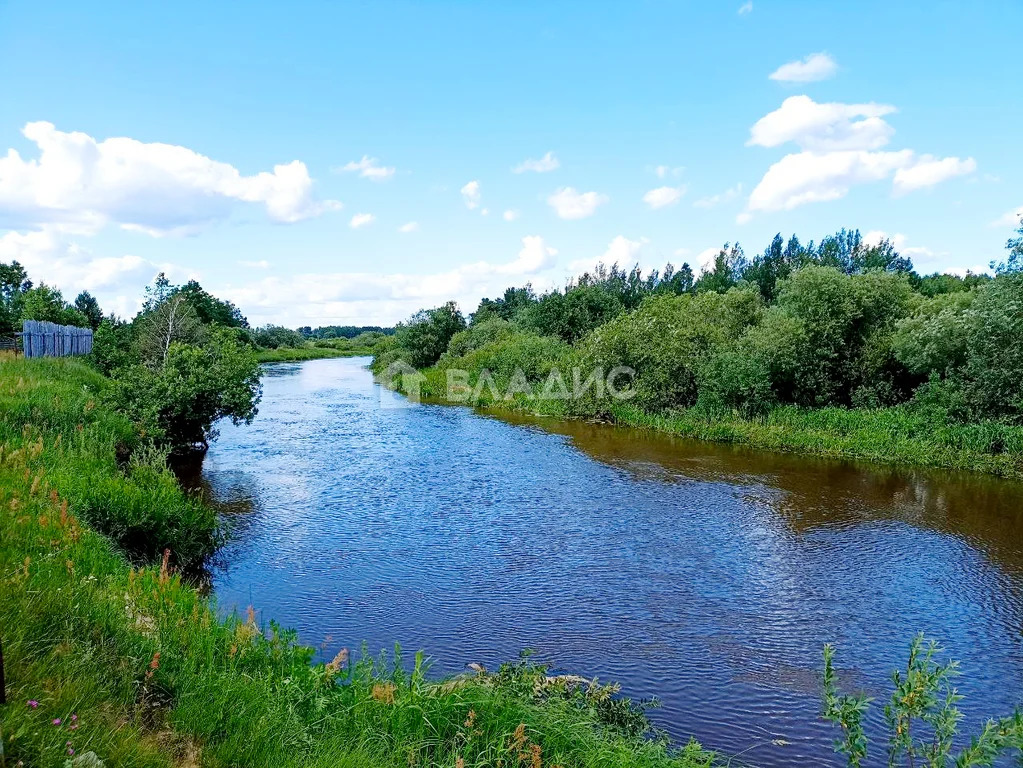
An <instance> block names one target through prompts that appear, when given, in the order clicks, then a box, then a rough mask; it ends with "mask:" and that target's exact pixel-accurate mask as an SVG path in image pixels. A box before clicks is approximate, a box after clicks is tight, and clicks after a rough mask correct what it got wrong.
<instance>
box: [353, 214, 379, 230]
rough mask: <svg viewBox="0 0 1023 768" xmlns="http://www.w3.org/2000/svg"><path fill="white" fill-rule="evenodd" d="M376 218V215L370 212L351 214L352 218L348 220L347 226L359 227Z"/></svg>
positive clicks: (368, 223)
mask: <svg viewBox="0 0 1023 768" xmlns="http://www.w3.org/2000/svg"><path fill="white" fill-rule="evenodd" d="M376 220H377V217H376V216H374V215H373V214H372V213H357V214H355V215H354V216H352V220H351V221H350V222H348V226H349V227H351V228H352V229H359V228H360V227H366V226H369V225H370V224H372V223H373V222H374V221H376Z"/></svg>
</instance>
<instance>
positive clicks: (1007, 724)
mask: <svg viewBox="0 0 1023 768" xmlns="http://www.w3.org/2000/svg"><path fill="white" fill-rule="evenodd" d="M941 652H942V649H941V648H940V647H938V645H937V644H936V643H934V642H933V641H932V642H926V641H925V640H924V637H923V635H922V634H921V635H917V637H916V638H914V639H913V642H912V643H911V644H910V647H909V661H908V662H907V664H906V668H905V670H904V671H896V672H894V673H892V682H893V684H894V690H893V691H892V696H891V699H890V701H889V703H888V704H886V705H885V707H884V719H885V724H886V725H887V727H888V744H887V753H888V765H890V766H898V765H908V766H913V765H916V764H918V763H919V764H920V765H927V766H931V768H941V767H942V766H948V765H953V764H954V765H955V766H957V768H969V766H990V765H993V764H994V762H995V760H996V759H998V757H999V756H1001V755H1003V754H1006V753H1010V752H1016V751H1017V750H1020V749H1023V711H1020V710H1017V711H1016V712H1015V713H1014V714H1012V715H1010V716H1008V717H1003V718H1001V719H999V720H989V721H988V722H987V723H986V724H985V726H984V728H983V730H982V731H981V732H980V734H979V735H977V736H975V737H973V739H971V741H970V744H969V745H968V746H967V747H965V748H964V749H962V750H960V751H959V753H958V754H957V755H955V756H953V744H954V741H955V737H956V735H957V731H958V726H959V722H960V721H961V720H962V717H963V715H962V712H961V711H960V710H959V708H958V706H957V705H958V703H959V702H960V701H961V700H962V698H963V697H962V696H961V695H960V694H959V693H958V692H957V691H956V688H955V685H954V681H955V679H956V678H957V677H958V676H959V665H958V663H957V662H955V661H940V660H939V657H940V655H941ZM834 653H835V652H834V648H832V647H831V646H830V645H825V646H824V713H823V714H824V719H825V720H828V721H830V722H832V723H834V724H836V725H838V726H839V727H841V729H842V736H841V738H839V739H838V740H837V741H836V742H835V750H836V751H837V752H840V753H842V754H844V755H845V756H846V760H847V762H848V765H849V766H850V768H857V767H858V766H859V765H860V764H861V763H862V762H863V761H864V760H865V759H866V758H867V755H868V752H869V747H870V744H869V741H868V738H867V735H866V730H865V728H864V726H863V723H864V720H865V719H866V716H867V713H868V710H869V707H870V702H871V699H869V698H867V697H866V696H863V695H850V694H843V693H840V692H839V689H838V680H837V677H836V675H835V670H834V666H833V660H834Z"/></svg>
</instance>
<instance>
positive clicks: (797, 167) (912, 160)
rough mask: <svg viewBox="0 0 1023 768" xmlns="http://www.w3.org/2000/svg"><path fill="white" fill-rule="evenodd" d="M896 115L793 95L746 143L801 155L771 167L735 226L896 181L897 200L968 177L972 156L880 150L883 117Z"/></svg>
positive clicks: (887, 134)
mask: <svg viewBox="0 0 1023 768" xmlns="http://www.w3.org/2000/svg"><path fill="white" fill-rule="evenodd" d="M894 111H895V107H892V106H888V105H884V104H873V103H871V104H839V103H828V104H818V103H816V102H815V101H813V99H811V98H809V97H808V96H792V97H790V98H788V99H785V101H784V102H783V103H782V105H781V107H779V108H778V109H776V110H775V111H774V112H771V113H770V114H768V115H765V116H764V117H762V118H761V119H760V120H758V121H757V122H756V124H755V125H754V126H753V128H752V129H751V130H750V139H749V141H748V142H747V145H758V146H763V147H776V146H779V145H780V144H785V143H787V142H790V141H791V142H794V143H795V144H797V145H798V146H799V147H800V148H801V150H802V151H800V152H796V153H793V154H789V155H786V156H785V157H783V158H782V159H781V160H779V161H777V162H776V163H774V165H772V166H771V167H770V168H769V169H768V170H767V173H765V174H764V177H763V178H762V179H761V180H760V183H759V184H757V186H756V188H755V189H754V190H753V192H752V194H751V195H750V198H749V201H748V203H747V206H746V210H745V211H744V212H743V213H741V214H739V216H738V217H737V219H736V221H737V222H738V223H740V224H742V223H745V222H747V221H749V219H750V214H751V212H753V211H780V210H791V209H792V208H796V207H798V206H800V205H803V204H805V203H813V202H822V201H826V200H837V199H839V198H842V197H845V195H846V194H848V192H849V190H850V189H851V188H852V187H853V186H856V185H859V184H866V183H871V182H878V181H882V180H885V179H888V178H891V177H893V176H894V181H893V188H892V190H893V193H894V194H895V195H901V194H905V193H906V192H909V191H912V190H914V189H920V188H923V187H929V186H933V185H935V184H938V183H940V182H941V181H944V180H946V179H949V178H952V177H953V176H957V175H962V174H965V173H971V172H973V170H974V169H975V168H976V163H975V161H974V160H973V158H967V159H966V160H960V159H959V158H957V157H946V158H936V157H933V156H931V155H922V156H918V155H917V154H916V153H915V152H914V151H913V150H911V149H903V150H899V151H877V150H878V148H879V147H883V146H884V145H885V144H887V143H888V141H889V139H890V138H891V136H892V134H893V133H894V129H893V128H892V127H891V126H890V125H889V124H888V123H886V122H885V121H884V120H883V119H882V117H883V116H884V115H887V114H891V113H892V112H894Z"/></svg>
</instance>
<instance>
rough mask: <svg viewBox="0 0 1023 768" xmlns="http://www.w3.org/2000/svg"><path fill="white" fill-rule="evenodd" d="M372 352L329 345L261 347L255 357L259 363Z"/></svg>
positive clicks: (287, 361) (350, 355)
mask: <svg viewBox="0 0 1023 768" xmlns="http://www.w3.org/2000/svg"><path fill="white" fill-rule="evenodd" d="M365 354H372V351H371V350H356V351H349V350H342V349H331V348H330V347H278V348H277V349H261V350H259V351H258V352H257V353H256V358H257V359H258V360H259V362H261V363H290V362H297V361H301V360H322V359H323V358H327V357H357V356H358V355H365Z"/></svg>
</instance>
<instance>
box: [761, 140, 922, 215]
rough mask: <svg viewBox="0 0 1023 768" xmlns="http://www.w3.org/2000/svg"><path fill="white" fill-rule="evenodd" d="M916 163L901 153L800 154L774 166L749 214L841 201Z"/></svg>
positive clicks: (767, 175) (910, 153)
mask: <svg viewBox="0 0 1023 768" xmlns="http://www.w3.org/2000/svg"><path fill="white" fill-rule="evenodd" d="M912 160H913V152H912V151H911V150H908V149H906V150H902V151H901V152H863V151H842V152H825V153H818V152H799V153H796V154H792V155H786V156H785V157H783V158H782V159H781V160H779V161H778V162H776V163H775V164H774V165H772V166H771V167H770V168H769V169H768V170H767V173H766V174H764V178H762V179H761V180H760V183H759V184H757V186H756V188H755V189H754V190H753V192H752V194H750V198H749V203H748V205H747V208H748V210H749V211H782V210H786V211H787V210H791V209H793V208H796V207H798V206H800V205H803V204H804V203H816V202H822V201H825V200H837V199H839V198H841V197H845V195H846V194H847V193H848V192H849V189H850V188H851V187H852V186H854V185H856V184H864V183H867V182H872V181H881V180H883V179H886V178H888V177H889V176H890V175H891V174H892V173H893V172H894V171H895V170H896V169H898V168H904V167H906V166H907V165H909V164H910V163H912Z"/></svg>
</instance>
